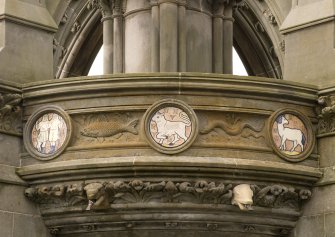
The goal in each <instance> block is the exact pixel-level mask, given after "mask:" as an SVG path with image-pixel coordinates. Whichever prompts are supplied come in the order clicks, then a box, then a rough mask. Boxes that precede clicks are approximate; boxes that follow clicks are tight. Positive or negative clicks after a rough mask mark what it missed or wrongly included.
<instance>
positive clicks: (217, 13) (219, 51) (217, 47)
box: [213, 0, 224, 73]
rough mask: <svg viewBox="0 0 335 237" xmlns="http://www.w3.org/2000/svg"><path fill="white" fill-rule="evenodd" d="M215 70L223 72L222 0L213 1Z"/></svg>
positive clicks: (215, 71)
mask: <svg viewBox="0 0 335 237" xmlns="http://www.w3.org/2000/svg"><path fill="white" fill-rule="evenodd" d="M213 4H214V5H213V59H214V63H213V72H214V73H223V18H224V15H223V13H224V3H223V1H222V0H218V1H215V2H214V3H213Z"/></svg>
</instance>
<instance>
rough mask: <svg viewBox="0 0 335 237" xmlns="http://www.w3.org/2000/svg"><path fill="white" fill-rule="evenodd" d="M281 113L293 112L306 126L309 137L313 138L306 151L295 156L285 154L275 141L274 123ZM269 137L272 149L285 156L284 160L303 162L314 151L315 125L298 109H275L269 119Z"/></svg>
mask: <svg viewBox="0 0 335 237" xmlns="http://www.w3.org/2000/svg"><path fill="white" fill-rule="evenodd" d="M281 114H292V115H294V116H296V117H298V118H299V119H300V120H301V121H302V122H303V123H304V125H305V126H306V130H307V136H308V138H310V139H311V141H310V142H309V145H307V147H306V148H305V149H304V151H303V152H302V153H301V154H299V155H295V156H289V155H285V154H284V153H282V152H281V150H280V149H279V148H277V146H276V144H275V142H274V141H273V137H272V127H273V124H274V122H275V120H276V118H277V117H278V116H279V115H281ZM267 128H268V132H267V134H268V138H269V141H270V144H271V146H272V149H273V150H274V152H275V153H276V154H277V155H278V156H279V157H281V158H283V159H284V160H287V161H290V162H301V161H303V160H305V159H307V158H308V157H309V156H310V154H311V153H312V151H313V148H314V146H315V136H314V133H313V126H312V123H311V121H310V120H309V119H308V118H307V117H306V116H305V115H304V114H302V113H301V112H299V111H296V110H292V109H280V110H277V111H275V112H274V113H273V114H272V115H271V116H270V118H269V120H268V125H267Z"/></svg>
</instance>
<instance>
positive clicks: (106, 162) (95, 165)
mask: <svg viewBox="0 0 335 237" xmlns="http://www.w3.org/2000/svg"><path fill="white" fill-rule="evenodd" d="M69 172H70V173H71V176H69V175H68V174H69ZM17 173H18V175H19V176H20V177H22V178H23V179H24V180H26V181H27V182H29V183H30V184H33V185H37V184H45V183H50V182H70V181H71V180H82V179H85V178H86V179H87V178H91V179H95V178H104V177H119V178H125V179H128V178H130V177H134V176H136V175H138V174H139V173H141V174H142V175H145V174H150V175H151V176H152V175H153V174H154V175H155V176H159V175H164V177H169V178H172V179H175V178H176V177H181V176H184V175H185V174H186V173H187V174H189V176H194V175H196V176H197V177H198V176H199V175H201V176H202V177H209V178H211V179H213V178H214V179H217V178H225V179H243V180H248V179H249V180H257V181H259V182H262V181H264V177H267V178H266V180H267V181H271V182H275V183H282V182H284V183H288V184H292V185H303V186H310V185H311V183H315V182H316V181H317V180H318V179H319V178H320V177H321V175H322V173H321V172H320V171H319V169H317V168H312V167H307V166H302V165H296V164H287V163H286V164H285V163H279V162H270V161H257V160H246V159H234V158H219V157H196V158H193V159H191V158H190V157H186V156H167V157H166V156H144V157H141V156H139V157H113V158H91V159H85V160H72V161H61V162H53V163H45V164H36V165H30V166H24V167H21V168H17Z"/></svg>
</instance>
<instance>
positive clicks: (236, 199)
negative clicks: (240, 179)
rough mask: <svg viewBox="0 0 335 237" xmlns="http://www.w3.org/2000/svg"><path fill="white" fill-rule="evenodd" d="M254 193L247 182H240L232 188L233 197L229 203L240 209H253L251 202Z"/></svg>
mask: <svg viewBox="0 0 335 237" xmlns="http://www.w3.org/2000/svg"><path fill="white" fill-rule="evenodd" d="M253 195H254V193H253V191H252V190H251V188H250V185H249V184H240V185H237V186H236V187H235V188H234V189H233V199H232V201H231V204H233V205H237V206H238V207H239V208H240V209H241V210H242V211H248V210H253V209H252V207H251V205H252V204H253V200H252V197H253Z"/></svg>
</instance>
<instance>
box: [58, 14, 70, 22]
mask: <svg viewBox="0 0 335 237" xmlns="http://www.w3.org/2000/svg"><path fill="white" fill-rule="evenodd" d="M68 19H69V16H68V14H67V13H66V12H65V13H64V15H63V17H62V19H61V20H60V23H61V24H62V25H64V24H65V23H66V22H67V20H68Z"/></svg>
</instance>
